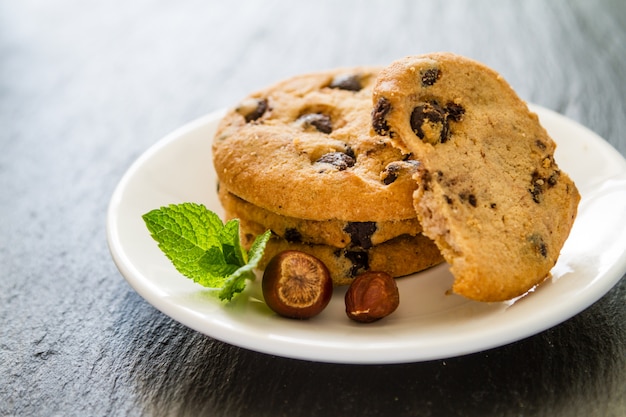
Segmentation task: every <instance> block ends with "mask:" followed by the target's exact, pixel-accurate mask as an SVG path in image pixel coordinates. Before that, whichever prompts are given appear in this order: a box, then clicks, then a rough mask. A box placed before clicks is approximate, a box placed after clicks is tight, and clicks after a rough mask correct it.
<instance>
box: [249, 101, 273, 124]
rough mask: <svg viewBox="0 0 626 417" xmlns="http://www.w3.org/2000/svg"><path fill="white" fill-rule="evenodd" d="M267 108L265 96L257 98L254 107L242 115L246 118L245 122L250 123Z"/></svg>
mask: <svg viewBox="0 0 626 417" xmlns="http://www.w3.org/2000/svg"><path fill="white" fill-rule="evenodd" d="M267 108H268V105H267V99H266V98H264V99H260V100H257V101H256V107H254V108H253V109H252V110H251V111H249V112H247V113H246V114H245V115H244V119H245V120H246V123H250V122H253V121H255V120H257V119H259V118H260V117H261V116H263V114H265V112H266V111H267Z"/></svg>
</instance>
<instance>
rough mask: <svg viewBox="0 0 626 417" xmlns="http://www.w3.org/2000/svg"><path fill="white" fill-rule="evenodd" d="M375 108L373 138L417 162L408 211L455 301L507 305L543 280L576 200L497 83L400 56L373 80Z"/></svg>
mask: <svg viewBox="0 0 626 417" xmlns="http://www.w3.org/2000/svg"><path fill="white" fill-rule="evenodd" d="M373 105H374V109H373V112H372V128H373V131H374V132H375V133H376V134H379V135H386V136H388V137H390V138H392V139H393V140H394V141H395V142H396V144H397V145H398V146H400V147H402V148H403V149H405V151H406V152H410V153H411V154H412V155H413V157H415V158H416V159H417V160H419V161H420V166H419V170H418V173H417V174H416V175H415V178H416V179H417V181H418V185H419V187H418V189H417V191H416V192H415V195H414V206H415V210H416V211H417V214H418V218H419V220H420V222H421V224H422V227H423V229H424V232H423V233H424V234H425V235H427V236H429V237H430V238H432V239H433V240H434V241H435V243H436V244H437V246H438V247H439V248H440V250H441V251H442V254H443V256H444V258H445V259H446V261H448V263H450V265H451V268H450V269H451V272H452V274H453V275H454V277H455V282H454V285H453V290H454V291H455V292H456V293H458V294H461V295H463V296H466V297H468V298H471V299H474V300H479V301H500V300H506V299H510V298H513V297H516V296H519V295H522V294H524V293H525V292H527V291H528V290H529V289H531V288H532V287H533V286H535V285H536V284H538V283H539V282H541V281H542V280H544V279H545V278H546V277H547V276H548V275H549V272H550V269H551V268H552V267H553V266H554V264H555V263H556V260H557V258H558V256H559V253H560V250H561V248H562V246H563V244H564V242H565V240H566V238H567V236H568V234H569V232H570V229H571V226H572V224H573V221H574V218H575V216H576V211H577V206H578V202H579V199H580V196H579V194H578V191H577V189H576V186H575V185H574V183H573V182H572V180H571V179H570V178H569V177H568V176H567V175H566V174H565V173H564V172H562V171H561V170H560V169H559V167H558V166H557V163H556V162H555V160H554V150H555V143H554V142H553V141H552V139H551V138H550V137H549V136H548V134H547V132H546V131H545V129H544V128H543V127H542V126H541V125H540V123H539V120H538V118H537V116H536V115H535V114H534V113H532V112H530V111H529V110H528V107H527V105H526V103H525V102H524V101H522V100H521V99H520V98H519V97H518V96H517V94H516V93H515V92H514V91H513V89H512V88H511V87H510V86H509V85H508V84H507V83H506V81H505V80H504V79H503V78H502V77H501V76H500V75H499V74H497V73H496V72H494V71H493V70H491V69H489V68H487V67H485V66H484V65H482V64H479V63H477V62H475V61H472V60H469V59H467V58H463V57H459V56H456V55H453V54H447V53H438V54H429V55H422V56H416V57H407V58H404V59H401V60H398V61H396V62H394V63H392V64H391V65H390V66H389V67H387V68H385V69H383V70H382V71H381V72H380V73H379V75H378V78H377V81H376V84H375V86H374V91H373Z"/></svg>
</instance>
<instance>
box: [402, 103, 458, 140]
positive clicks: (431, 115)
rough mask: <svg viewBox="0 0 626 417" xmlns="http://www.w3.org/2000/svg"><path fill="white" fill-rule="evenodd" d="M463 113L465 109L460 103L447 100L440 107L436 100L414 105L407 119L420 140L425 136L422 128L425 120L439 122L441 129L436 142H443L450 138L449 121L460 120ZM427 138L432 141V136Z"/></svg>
mask: <svg viewBox="0 0 626 417" xmlns="http://www.w3.org/2000/svg"><path fill="white" fill-rule="evenodd" d="M464 114H465V109H464V108H463V106H461V105H460V104H456V103H453V102H449V103H448V104H446V106H445V107H441V106H440V105H439V103H437V102H436V101H431V102H429V103H424V104H421V105H419V106H416V107H415V108H414V109H413V112H411V117H410V119H409V121H410V123H411V128H412V129H413V132H414V133H415V134H416V135H417V137H418V138H420V139H422V140H424V139H425V136H426V135H425V133H424V129H423V125H424V123H425V122H427V121H428V122H429V123H434V124H437V123H440V124H441V131H440V133H439V138H438V142H440V143H445V142H447V141H448V139H449V138H450V121H453V122H460V121H461V119H462V118H463V115H464ZM428 139H429V141H432V138H428Z"/></svg>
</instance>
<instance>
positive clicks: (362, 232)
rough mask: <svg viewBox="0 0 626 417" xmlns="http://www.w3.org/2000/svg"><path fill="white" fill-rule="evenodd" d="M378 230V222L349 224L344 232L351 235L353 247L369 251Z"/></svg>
mask: <svg viewBox="0 0 626 417" xmlns="http://www.w3.org/2000/svg"><path fill="white" fill-rule="evenodd" d="M376 229H377V226H376V222H348V224H347V225H346V227H344V229H343V230H344V231H345V232H346V233H347V234H349V235H350V238H351V240H352V246H357V247H360V248H363V249H369V248H371V247H372V235H373V234H374V232H375V231H376Z"/></svg>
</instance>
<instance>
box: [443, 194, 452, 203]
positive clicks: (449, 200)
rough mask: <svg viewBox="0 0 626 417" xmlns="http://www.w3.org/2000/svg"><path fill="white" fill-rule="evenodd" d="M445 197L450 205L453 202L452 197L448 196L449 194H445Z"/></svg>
mask: <svg viewBox="0 0 626 417" xmlns="http://www.w3.org/2000/svg"><path fill="white" fill-rule="evenodd" d="M443 198H445V200H446V203H448V204H450V205H451V204H452V203H453V201H452V199H451V198H450V197H448V196H447V195H444V196H443Z"/></svg>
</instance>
